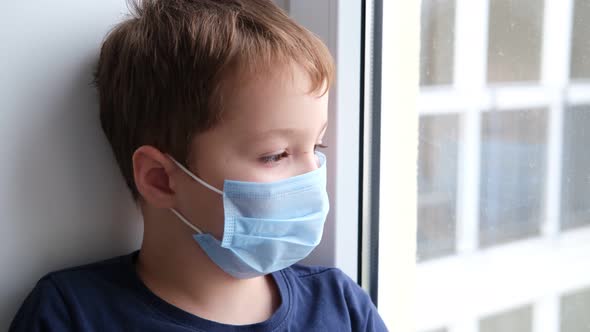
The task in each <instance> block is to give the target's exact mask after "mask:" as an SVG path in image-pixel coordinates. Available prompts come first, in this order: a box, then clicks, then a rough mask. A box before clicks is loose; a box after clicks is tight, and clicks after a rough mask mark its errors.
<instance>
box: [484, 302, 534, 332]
mask: <svg viewBox="0 0 590 332" xmlns="http://www.w3.org/2000/svg"><path fill="white" fill-rule="evenodd" d="M532 318H533V309H532V307H531V306H526V307H523V308H518V309H515V310H510V311H507V312H503V313H499V314H496V315H493V316H489V317H485V318H483V319H481V320H480V321H479V332H500V331H502V332H528V331H532Z"/></svg>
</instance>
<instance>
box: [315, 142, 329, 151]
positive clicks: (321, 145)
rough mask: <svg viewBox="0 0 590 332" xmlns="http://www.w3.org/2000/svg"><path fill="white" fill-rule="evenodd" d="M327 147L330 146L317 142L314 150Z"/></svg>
mask: <svg viewBox="0 0 590 332" xmlns="http://www.w3.org/2000/svg"><path fill="white" fill-rule="evenodd" d="M327 147H328V146H327V145H325V144H321V143H320V144H316V145H314V147H313V149H314V150H317V149H325V148H327Z"/></svg>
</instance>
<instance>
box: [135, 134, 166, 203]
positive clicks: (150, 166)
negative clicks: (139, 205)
mask: <svg viewBox="0 0 590 332" xmlns="http://www.w3.org/2000/svg"><path fill="white" fill-rule="evenodd" d="M132 161H133V178H134V179H135V186H136V187H137V190H138V191H139V193H140V195H141V196H142V197H143V199H144V200H145V201H146V202H147V203H149V204H150V205H152V206H154V207H157V208H163V209H164V208H171V207H173V206H174V195H175V190H174V187H175V186H174V183H173V181H172V178H171V176H170V175H171V174H172V173H173V172H174V169H175V165H174V163H173V162H172V161H171V160H170V159H169V158H168V157H167V156H166V155H165V154H163V153H162V152H160V151H159V150H158V149H156V148H154V147H153V146H149V145H143V146H140V147H139V148H137V150H135V152H134V153H133V157H132Z"/></svg>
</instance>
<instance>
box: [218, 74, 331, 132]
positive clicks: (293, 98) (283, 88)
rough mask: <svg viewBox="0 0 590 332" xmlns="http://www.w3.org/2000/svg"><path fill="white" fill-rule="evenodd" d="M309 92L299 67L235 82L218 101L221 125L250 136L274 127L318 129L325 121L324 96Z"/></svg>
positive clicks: (306, 77)
mask: <svg viewBox="0 0 590 332" xmlns="http://www.w3.org/2000/svg"><path fill="white" fill-rule="evenodd" d="M311 89H312V83H311V79H310V77H309V74H308V73H307V72H305V71H304V70H303V69H302V68H301V67H299V66H284V67H282V68H277V70H270V71H269V72H268V73H261V74H259V75H253V76H250V77H247V78H246V79H241V80H237V81H235V82H234V84H231V85H230V88H229V89H228V90H227V91H226V93H224V99H223V100H222V101H221V102H222V104H223V116H222V118H223V120H222V124H221V125H222V126H229V127H233V128H234V129H235V128H239V130H240V132H239V133H236V134H250V135H252V134H258V133H260V132H261V131H269V130H274V129H277V128H278V127H285V128H291V129H293V130H306V129H308V130H318V129H317V128H316V127H321V126H323V125H324V124H325V122H326V121H327V101H328V94H327V93H326V94H324V95H322V96H320V95H319V94H318V93H316V92H312V91H311Z"/></svg>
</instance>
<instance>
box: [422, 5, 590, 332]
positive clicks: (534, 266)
mask: <svg viewBox="0 0 590 332" xmlns="http://www.w3.org/2000/svg"><path fill="white" fill-rule="evenodd" d="M489 1H490V0H456V3H455V10H456V13H455V36H454V40H455V44H454V66H453V68H454V69H453V70H454V72H453V78H454V81H453V84H452V85H450V86H444V87H433V88H431V87H425V88H422V89H421V90H420V93H419V97H418V109H419V114H420V115H421V116H422V115H437V114H461V115H462V116H461V117H459V118H460V119H461V120H460V121H461V124H460V126H459V127H460V128H461V129H460V136H459V142H460V143H459V144H460V153H459V156H460V157H459V158H460V160H459V161H458V165H459V166H458V167H459V169H458V174H459V177H458V179H459V183H458V193H457V194H458V197H457V206H456V208H457V220H456V222H457V225H456V237H455V238H456V240H455V241H456V253H455V255H453V256H448V257H445V258H439V259H434V260H429V261H425V262H421V263H418V264H417V268H416V294H417V297H416V314H417V316H416V329H417V331H428V330H434V329H437V328H441V327H444V328H446V329H447V331H449V332H474V331H478V325H479V320H480V319H481V318H483V317H486V316H488V315H492V314H496V313H500V312H504V311H509V310H512V309H516V308H518V307H521V306H525V305H532V306H533V324H532V326H533V332H557V331H559V322H560V318H559V299H560V296H561V295H562V294H564V293H566V292H569V291H574V290H576V289H580V288H582V287H585V286H588V285H590V264H588V258H590V228H589V227H584V228H577V229H574V230H569V231H567V232H561V231H560V226H559V220H560V214H561V211H560V208H561V206H560V204H561V177H562V174H561V171H562V170H561V167H562V147H563V136H564V132H563V121H564V112H565V107H566V106H575V105H588V104H590V82H583V81H570V79H569V74H570V51H571V32H572V31H571V30H572V26H573V7H574V0H545V1H544V7H545V8H544V10H543V15H544V20H543V31H542V45H543V48H542V54H541V79H540V81H539V82H519V83H506V84H488V83H487V82H486V71H487V62H486V61H487V47H488V38H487V37H488V18H489ZM491 1H493V0H491ZM515 1H516V0H515ZM540 107H542V108H545V109H547V111H548V117H549V118H548V121H547V123H548V124H549V127H548V132H547V135H548V136H547V153H546V164H547V168H546V176H545V179H546V185H545V197H544V202H545V204H544V205H543V206H544V209H545V210H544V211H543V212H544V213H543V214H542V215H543V216H544V220H543V221H542V224H541V235H540V236H538V237H535V238H528V239H524V240H521V241H518V242H513V243H509V244H504V245H497V246H493V247H490V248H485V249H481V248H479V244H478V239H479V237H478V232H479V230H478V220H479V210H478V206H479V186H480V178H479V177H480V166H481V165H480V148H481V146H480V144H481V116H482V113H483V112H484V111H487V110H494V111H498V112H501V111H508V110H526V109H534V108H540Z"/></svg>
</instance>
